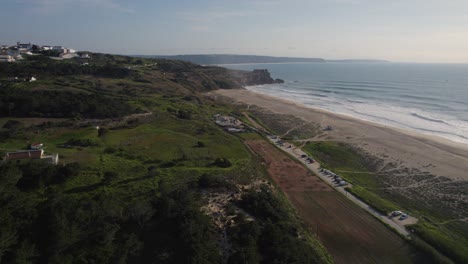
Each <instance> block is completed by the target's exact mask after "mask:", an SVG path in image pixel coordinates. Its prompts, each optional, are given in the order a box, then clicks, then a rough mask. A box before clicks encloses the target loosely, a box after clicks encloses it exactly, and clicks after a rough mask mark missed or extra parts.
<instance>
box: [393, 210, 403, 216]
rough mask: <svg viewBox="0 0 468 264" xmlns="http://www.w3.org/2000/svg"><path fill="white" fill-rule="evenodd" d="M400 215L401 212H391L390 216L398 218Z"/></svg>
mask: <svg viewBox="0 0 468 264" xmlns="http://www.w3.org/2000/svg"><path fill="white" fill-rule="evenodd" d="M401 214H402V212H401V211H393V212H392V216H399V215H401Z"/></svg>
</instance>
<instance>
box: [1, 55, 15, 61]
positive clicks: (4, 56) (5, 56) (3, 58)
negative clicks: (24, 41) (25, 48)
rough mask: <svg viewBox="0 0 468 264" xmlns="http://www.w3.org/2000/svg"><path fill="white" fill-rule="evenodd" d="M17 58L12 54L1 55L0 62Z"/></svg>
mask: <svg viewBox="0 0 468 264" xmlns="http://www.w3.org/2000/svg"><path fill="white" fill-rule="evenodd" d="M14 61H15V58H13V56H11V55H0V62H14Z"/></svg>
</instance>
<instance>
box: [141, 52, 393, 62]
mask: <svg viewBox="0 0 468 264" xmlns="http://www.w3.org/2000/svg"><path fill="white" fill-rule="evenodd" d="M133 57H141V58H155V59H168V60H181V61H188V62H192V63H196V64H201V65H210V64H241V63H285V62H321V63H323V62H346V63H375V62H378V63H385V62H389V61H386V60H365V59H356V60H355V59H350V60H325V59H322V58H298V57H272V56H257V55H231V54H199V55H135V56H133Z"/></svg>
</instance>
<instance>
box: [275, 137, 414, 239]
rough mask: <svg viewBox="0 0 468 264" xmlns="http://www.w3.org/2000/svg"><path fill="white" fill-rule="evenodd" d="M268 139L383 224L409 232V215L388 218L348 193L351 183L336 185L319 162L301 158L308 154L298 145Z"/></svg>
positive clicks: (411, 218) (399, 230)
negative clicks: (347, 188) (400, 217)
mask: <svg viewBox="0 0 468 264" xmlns="http://www.w3.org/2000/svg"><path fill="white" fill-rule="evenodd" d="M268 140H269V141H270V142H272V143H273V144H274V145H275V146H276V147H278V148H279V149H281V150H282V151H284V152H286V153H288V154H289V155H291V156H293V157H295V158H297V160H299V162H301V163H302V164H303V165H304V166H305V167H306V168H307V169H309V170H311V171H312V172H313V173H314V174H315V175H317V176H318V177H319V178H320V179H321V180H322V181H324V182H325V183H327V184H328V185H330V186H331V187H332V188H334V189H335V190H336V191H338V192H340V193H342V194H343V195H344V196H346V197H347V198H348V199H349V200H351V201H352V202H354V203H355V204H357V205H358V206H359V207H361V208H363V209H364V210H366V211H367V212H369V213H370V214H372V215H373V216H375V217H376V218H377V219H379V220H380V221H382V222H384V223H385V224H387V225H389V226H390V227H392V228H393V229H394V230H396V231H397V232H398V233H400V234H401V235H404V236H409V235H410V232H408V230H406V228H405V227H404V225H405V224H409V223H411V224H413V223H416V222H417V219H416V218H414V217H412V216H410V217H409V218H408V219H406V220H404V221H400V220H398V219H397V218H390V217H389V216H388V215H384V214H381V213H380V212H378V211H376V210H375V209H374V208H372V207H371V206H369V205H368V204H366V203H364V202H363V201H361V200H360V199H359V198H357V197H356V196H354V195H353V194H351V193H349V192H348V191H346V189H345V187H352V185H350V184H348V185H347V186H338V185H337V184H335V183H334V182H333V178H332V177H327V175H325V174H324V173H323V172H321V171H320V164H319V163H318V162H317V161H315V162H313V163H309V162H308V161H307V159H305V158H302V157H303V155H305V156H309V155H308V154H307V153H305V152H304V151H303V150H302V149H300V148H299V147H296V146H294V145H292V144H288V143H285V144H279V143H278V142H279V141H282V140H281V138H279V137H277V136H268Z"/></svg>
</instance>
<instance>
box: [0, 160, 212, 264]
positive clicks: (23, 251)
mask: <svg viewBox="0 0 468 264" xmlns="http://www.w3.org/2000/svg"><path fill="white" fill-rule="evenodd" d="M81 169H83V168H81V167H80V166H78V165H76V164H69V165H66V166H57V167H56V166H50V165H47V164H42V165H41V164H40V163H37V164H36V163H30V164H23V165H18V164H15V163H13V164H8V165H5V166H0V219H1V225H0V263H76V262H89V263H220V260H221V259H220V258H221V255H220V253H219V250H218V245H217V242H216V238H215V236H216V232H215V230H214V228H213V226H212V224H211V221H210V219H209V218H208V217H207V216H206V215H204V214H203V213H202V212H201V211H200V206H201V204H200V201H201V199H200V195H199V193H198V192H197V191H196V190H194V189H193V188H189V187H187V186H188V185H184V184H182V185H180V186H177V187H170V186H169V185H168V184H165V183H164V182H161V183H160V186H161V187H160V188H159V190H157V191H158V192H161V195H160V197H161V198H157V196H154V195H152V194H147V195H146V194H144V195H137V196H130V197H131V198H130V199H128V196H127V195H119V194H115V193H113V192H97V193H90V192H88V191H85V190H83V191H82V192H73V193H69V192H68V191H65V190H63V188H61V187H60V186H61V185H57V184H60V183H63V182H64V181H67V180H69V179H72V178H73V177H76V176H77V174H79V173H80V170H81ZM109 174H112V173H109ZM110 184H111V181H104V180H103V182H102V183H101V184H100V185H101V186H104V185H109V187H110Z"/></svg>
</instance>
